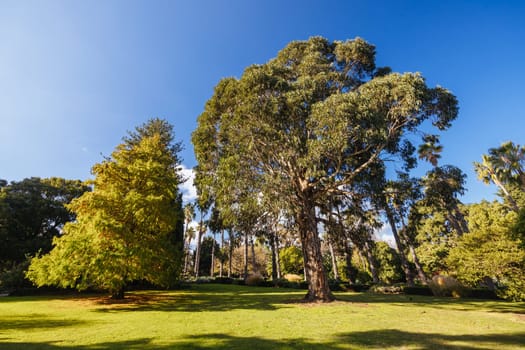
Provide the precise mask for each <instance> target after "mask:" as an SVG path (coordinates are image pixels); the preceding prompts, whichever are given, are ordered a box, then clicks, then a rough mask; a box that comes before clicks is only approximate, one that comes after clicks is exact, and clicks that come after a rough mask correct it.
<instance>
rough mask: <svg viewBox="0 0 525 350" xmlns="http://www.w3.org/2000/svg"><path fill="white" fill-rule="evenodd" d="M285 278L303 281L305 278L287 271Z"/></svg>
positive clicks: (289, 280) (292, 280) (290, 280)
mask: <svg viewBox="0 0 525 350" xmlns="http://www.w3.org/2000/svg"><path fill="white" fill-rule="evenodd" d="M284 279H285V280H287V281H288V282H302V281H303V280H304V279H303V277H301V276H299V275H296V274H293V273H287V274H286V275H284Z"/></svg>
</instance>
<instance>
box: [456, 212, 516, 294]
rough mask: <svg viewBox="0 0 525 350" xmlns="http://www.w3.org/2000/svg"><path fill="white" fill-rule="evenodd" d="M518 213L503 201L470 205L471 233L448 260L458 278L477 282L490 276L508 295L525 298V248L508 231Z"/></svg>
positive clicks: (464, 237)
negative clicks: (524, 276)
mask: <svg viewBox="0 0 525 350" xmlns="http://www.w3.org/2000/svg"><path fill="white" fill-rule="evenodd" d="M516 217H517V214H516V213H515V212H513V211H511V210H509V209H508V208H507V207H506V206H504V205H503V204H501V203H498V202H493V203H488V202H481V203H479V204H473V205H471V206H470V207H469V217H468V221H469V230H470V233H469V234H466V235H464V236H463V237H461V238H460V239H459V240H458V244H457V246H456V247H454V248H453V249H451V250H450V254H449V257H448V258H447V263H448V264H449V266H450V268H451V269H452V270H453V272H454V273H455V274H456V275H457V277H458V279H459V280H460V281H462V282H464V283H465V284H467V285H469V286H476V285H477V284H478V283H480V281H482V280H483V279H484V278H485V277H489V278H491V279H492V280H494V281H495V282H496V284H497V285H498V286H499V287H500V288H499V289H498V294H499V295H500V296H501V297H503V298H507V299H515V300H525V288H524V287H525V282H524V281H525V280H524V278H523V271H525V251H524V250H523V249H521V247H520V246H519V242H518V241H516V240H513V239H512V238H511V237H510V235H509V229H510V227H512V225H513V224H514V223H515V222H516Z"/></svg>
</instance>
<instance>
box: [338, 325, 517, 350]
mask: <svg viewBox="0 0 525 350" xmlns="http://www.w3.org/2000/svg"><path fill="white" fill-rule="evenodd" d="M338 342H340V343H348V344H352V345H355V346H357V347H358V348H363V349H364V348H377V349H382V348H389V347H394V348H398V347H399V348H405V347H408V346H411V347H416V348H417V349H443V350H458V349H464V350H470V349H499V348H501V347H503V346H505V347H515V348H516V349H518V348H522V346H524V344H525V332H521V333H514V334H478V335H473V334H460V335H445V334H438V333H424V334H421V333H412V332H405V331H400V330H395V329H384V330H372V331H364V332H353V333H348V334H342V335H339V336H338Z"/></svg>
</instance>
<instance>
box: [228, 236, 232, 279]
mask: <svg viewBox="0 0 525 350" xmlns="http://www.w3.org/2000/svg"><path fill="white" fill-rule="evenodd" d="M229 236H230V246H229V247H228V248H229V249H228V278H231V277H232V256H233V232H232V231H230V232H229Z"/></svg>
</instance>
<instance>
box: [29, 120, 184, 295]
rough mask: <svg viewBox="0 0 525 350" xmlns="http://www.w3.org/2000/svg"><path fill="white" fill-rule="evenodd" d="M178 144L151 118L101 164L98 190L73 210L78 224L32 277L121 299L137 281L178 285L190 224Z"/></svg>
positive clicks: (34, 267) (38, 262) (34, 265)
mask: <svg viewBox="0 0 525 350" xmlns="http://www.w3.org/2000/svg"><path fill="white" fill-rule="evenodd" d="M173 138H174V136H173V128H172V126H171V125H170V124H169V123H167V122H166V121H164V120H160V119H153V120H150V121H149V122H147V123H146V124H144V125H142V126H140V127H138V128H137V129H136V130H135V131H134V132H130V133H129V135H128V137H125V138H124V139H123V141H124V142H123V143H121V144H120V145H118V146H117V147H116V149H115V151H114V152H113V153H112V154H111V157H107V158H106V159H105V160H104V161H103V162H102V163H99V164H96V165H94V166H93V168H92V173H93V174H94V175H95V179H94V180H93V182H92V184H93V187H94V189H93V191H92V192H87V193H84V194H83V195H82V196H81V197H79V198H77V199H75V200H73V202H72V203H71V204H70V205H69V206H68V208H69V209H70V210H71V211H72V212H73V213H75V214H76V216H77V220H76V221H75V222H71V223H68V224H66V225H65V226H64V234H63V235H62V236H61V237H60V238H55V239H54V241H53V245H54V247H53V250H51V252H50V253H49V254H47V255H44V256H41V257H38V258H35V259H33V260H32V262H31V266H30V268H29V272H28V277H29V278H30V279H31V280H32V281H33V282H34V283H36V284H37V285H39V286H41V285H57V286H61V287H76V288H78V289H80V290H81V289H85V288H87V287H91V286H96V287H100V288H105V289H107V290H109V291H110V293H111V294H112V296H114V297H116V298H120V297H124V287H125V286H126V284H127V283H128V282H131V281H135V280H147V281H149V282H151V283H154V284H157V285H159V286H166V287H167V286H170V285H172V284H173V283H174V282H175V281H176V279H177V278H178V275H179V273H180V268H181V263H182V253H183V225H184V213H183V209H182V197H181V194H180V192H179V188H178V186H179V184H180V183H181V181H182V178H181V175H180V161H179V157H178V153H179V151H180V149H181V145H180V143H176V142H174V141H173Z"/></svg>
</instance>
